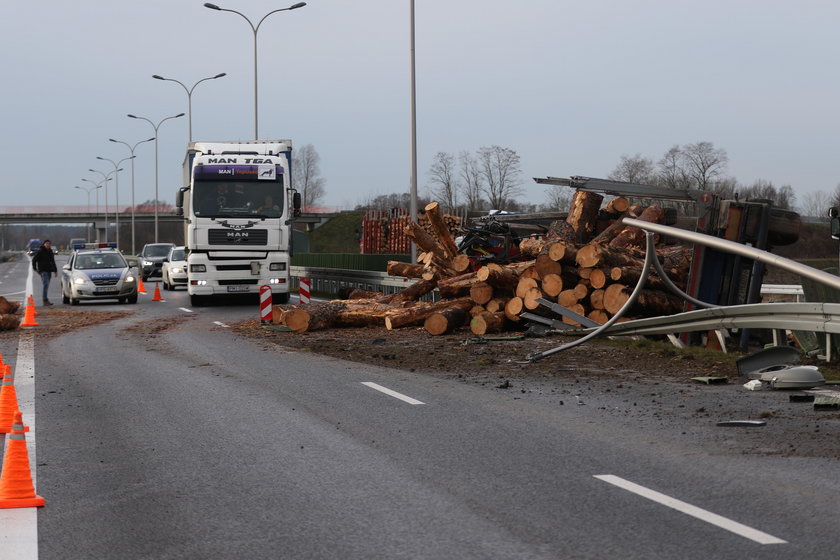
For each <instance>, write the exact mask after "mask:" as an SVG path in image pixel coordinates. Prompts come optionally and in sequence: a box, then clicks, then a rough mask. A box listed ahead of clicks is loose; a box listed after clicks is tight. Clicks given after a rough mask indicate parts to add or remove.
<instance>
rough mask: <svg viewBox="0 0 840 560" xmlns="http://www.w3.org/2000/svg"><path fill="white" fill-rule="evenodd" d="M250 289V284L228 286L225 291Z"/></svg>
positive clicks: (246, 290)
mask: <svg viewBox="0 0 840 560" xmlns="http://www.w3.org/2000/svg"><path fill="white" fill-rule="evenodd" d="M250 290H251V287H250V286H228V287H227V291H229V292H248V291H250Z"/></svg>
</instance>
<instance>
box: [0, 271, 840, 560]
mask: <svg viewBox="0 0 840 560" xmlns="http://www.w3.org/2000/svg"><path fill="white" fill-rule="evenodd" d="M25 268H26V267H21V266H19V263H18V264H15V263H4V264H0V280H2V281H3V283H2V284H0V292H3V291H6V289H7V287H8V292H7V293H10V294H11V293H12V292H13V291H15V290H19V289H23V288H22V287H24V286H25V285H26V275H27V270H26V269H25ZM7 272H8V276H4V274H6V273H7ZM34 286H35V291H36V294H37V293H39V289H40V281H39V280H38V279H35V281H34ZM150 286H153V284H147V289H148V288H149V287H150ZM54 289H55V290H56V291H55V295H53V296H52V299H53V301H61V298H60V296H58V291H57V290H58V288H57V282H56V283H55V285H54ZM163 296H164V297H165V299H166V301H165V302H152V301H151V290H150V294H149V295H147V296H141V299H140V302H139V303H138V304H137V305H118V304H116V303H93V304H82V306H81V309H82V310H85V311H115V310H127V311H130V312H131V314H130V315H129V316H128V317H126V318H122V319H118V320H116V321H113V322H109V323H104V324H101V325H99V326H93V327H85V328H81V329H79V330H77V331H74V332H70V333H68V334H64V335H62V336H59V337H42V336H39V334H38V331H37V330H34V329H33V331H29V332H34V335H33V336H34V411H33V413H32V414H33V415H32V423H33V427H37V429H34V430H33V432H32V433H33V439H34V442H32V443H34V446H35V447H36V448H37V490H38V493H39V494H40V495H42V496H44V497H45V498H46V500H47V504H46V506H45V507H43V508H40V509H38V510H37V557H38V558H43V559H53V558H56V559H58V558H60V559H63V560H67V559H76V558H79V559H81V558H97V559H101V558H120V559H134V558H137V559H140V558H149V559H151V558H154V559H168V558H190V559H191V558H201V559H210V558H212V559H215V558H219V559H222V558H225V559H227V558H291V559H333V558H334V559H374V558H382V559H397V558H406V559H414V558H418V559H419V558H422V559H450V558H452V559H473V558H475V559H488V558H502V559H508V558H510V559H560V558H584V559H590V558H591V559H596V558H626V559H659V558H661V559H673V558H681V559H695V558H696V559H704V560H705V559H709V558H716V559H737V560H743V559H744V558H750V559H754V558H756V559H764V558H767V559H776V558H779V559H781V558H785V559H787V558H834V557H835V556H836V550H837V548H838V544H840V535H838V532H837V526H838V521H840V506H838V497H839V495H840V483H838V477H837V472H838V465H837V463H836V461H834V462H833V461H828V460H819V459H786V458H780V457H760V456H759V457H757V456H743V457H740V456H735V457H733V456H731V455H723V454H722V455H720V456H717V455H715V454H708V453H697V452H695V450H693V449H691V448H688V447H685V446H681V445H680V444H679V443H675V440H674V438H665V437H662V436H663V434H658V433H656V432H651V431H646V432H640V431H638V430H636V429H634V426H633V425H632V424H631V423H622V422H621V421H620V420H619V419H617V418H614V417H610V416H604V415H598V414H597V413H596V411H595V410H594V409H593V407H587V406H575V405H574V403H567V406H562V407H558V406H556V404H555V405H549V404H548V403H547V402H546V401H545V400H542V399H539V398H537V397H534V396H531V395H529V394H525V393H515V392H510V391H507V392H505V391H494V390H492V389H490V388H488V387H485V386H477V385H469V384H464V383H458V382H457V381H448V380H441V379H439V378H435V377H431V376H426V375H424V374H423V373H422V372H407V371H402V370H394V369H385V368H377V367H372V366H367V365H359V364H355V363H350V362H345V361H342V360H338V359H332V358H326V357H321V356H317V355H312V354H310V353H307V352H295V351H291V350H278V349H275V348H273V347H271V346H270V345H267V344H266V343H264V342H261V341H255V340H252V339H247V338H243V337H240V336H238V335H236V334H235V333H234V332H233V331H232V330H231V329H230V328H229V327H228V325H230V324H232V323H234V322H236V321H240V320H243V319H246V318H251V317H254V318H256V317H257V314H258V311H257V308H256V301H255V302H254V303H253V304H247V305H231V306H209V307H200V308H191V307H190V306H189V298H188V297H187V295H186V292H184V291H183V290H179V291H176V292H163ZM7 297H9V296H7ZM10 299H11V297H10ZM36 302H40V298H39V297H36ZM57 306H60V304H57ZM67 307H68V308H69V306H67ZM156 325H157V326H164V325H165V326H166V328H161V329H159V330H158V329H155V328H154V327H155V326H156ZM8 344H10V346H11V347H3V348H0V352H2V354H3V357H4V359H5V361H6V362H7V363H12V364H14V363H15V360H16V359H17V357H18V355H19V354H20V353H21V350H20V348H19V347H18V346H17V345H16V344H14V343H8ZM662 429H663V430H667V427H665V428H662ZM3 532H4V528H3V526H0V543H2V542H3V540H2V539H3ZM6 557H11V556H4V549H3V548H0V558H6Z"/></svg>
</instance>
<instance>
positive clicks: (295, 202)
mask: <svg viewBox="0 0 840 560" xmlns="http://www.w3.org/2000/svg"><path fill="white" fill-rule="evenodd" d="M292 209H293V210H294V215H295V217H296V218H297V217H298V216H300V193H299V192H296V193H294V194H293V195H292Z"/></svg>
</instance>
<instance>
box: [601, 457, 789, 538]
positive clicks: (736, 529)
mask: <svg viewBox="0 0 840 560" xmlns="http://www.w3.org/2000/svg"><path fill="white" fill-rule="evenodd" d="M593 476H594V477H595V478H597V479H599V480H603V481H604V482H607V483H609V484H613V485H615V486H618V487H619V488H623V489H625V490H627V491H628V492H633V493H634V494H637V495H639V496H642V497H643V498H647V499H648V500H653V501H654V502H657V503H659V504H662V505H663V506H668V507H669V508H672V509H675V510H677V511H679V512H682V513H685V514H686V515H690V516H692V517H696V518H697V519H700V520H701V521H705V522H706V523H711V524H712V525H716V526H718V527H720V528H721V529H726V530H727V531H731V532H733V533H735V534H736V535H740V536H742V537H744V538H747V539H750V540H752V541H755V542H757V543H758V544H786V543H787V541H785V540H782V539H780V538H778V537H774V536H773V535H768V534H767V533H764V532H762V531H759V530H758V529H753V528H752V527H748V526H746V525H743V524H741V523H738V522H737V521H733V520H731V519H728V518H726V517H723V516H721V515H718V514H716V513H712V512H710V511H706V510H705V509H702V508H699V507H697V506H693V505H691V504H688V503H686V502H683V501H681V500H677V499H676V498H672V497H670V496H667V495H665V494H662V493H660V492H657V491H655V490H651V489H650V488H645V487H644V486H640V485H638V484H635V483H633V482H630V481H629V480H625V479H623V478H621V477H618V476H615V475H612V474H599V475H593Z"/></svg>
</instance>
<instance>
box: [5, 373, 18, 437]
mask: <svg viewBox="0 0 840 560" xmlns="http://www.w3.org/2000/svg"><path fill="white" fill-rule="evenodd" d="M3 370H4V371H3V384H2V386H0V434H8V433H9V432H11V431H12V424H13V423H14V419H15V412H17V411H18V410H19V409H20V407H19V406H18V400H17V391H15V380H14V377H12V367H11V366H5V367H4V368H3Z"/></svg>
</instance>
